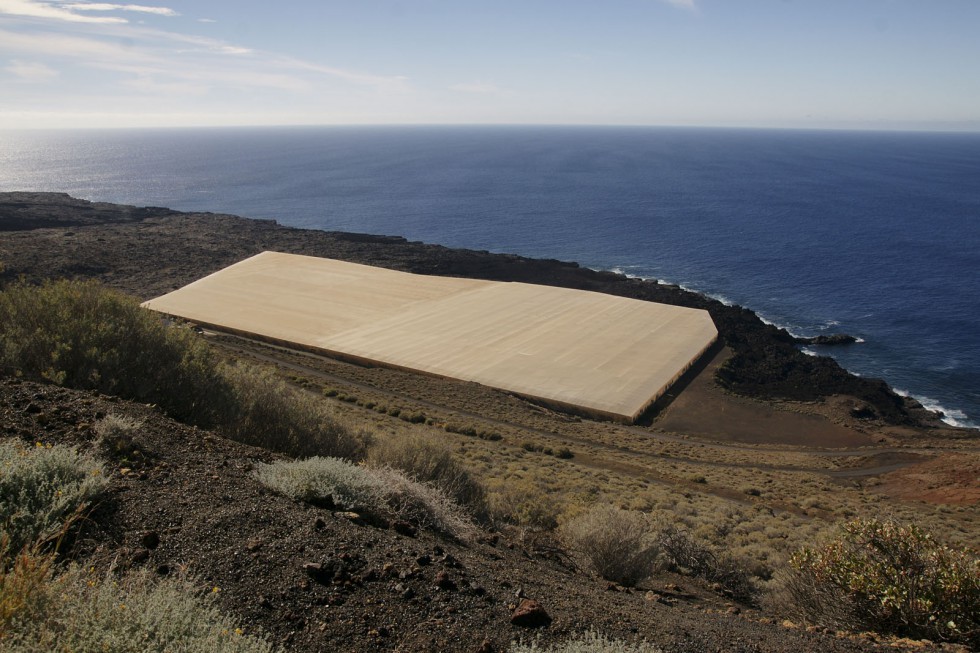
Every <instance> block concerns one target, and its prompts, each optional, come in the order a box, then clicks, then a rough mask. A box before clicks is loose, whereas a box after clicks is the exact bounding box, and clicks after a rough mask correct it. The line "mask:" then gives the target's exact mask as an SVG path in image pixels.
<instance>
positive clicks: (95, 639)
mask: <svg viewBox="0 0 980 653" xmlns="http://www.w3.org/2000/svg"><path fill="white" fill-rule="evenodd" d="M0 367H2V369H3V371H4V373H5V374H8V375H16V376H22V377H26V378H31V379H41V380H45V381H47V382H50V383H55V384H59V385H64V386H69V387H74V388H80V389H87V390H97V391H99V392H101V393H105V394H112V395H116V396H119V397H122V398H126V399H132V400H135V401H139V402H143V403H151V404H155V405H156V406H158V407H159V409H160V410H161V411H163V412H164V413H166V414H167V415H169V416H171V417H173V418H174V419H177V420H180V421H183V422H185V423H188V424H193V425H197V426H200V427H202V428H213V429H215V430H217V431H218V432H220V433H222V434H223V435H225V436H227V437H229V438H231V439H234V440H237V441H239V442H243V443H245V444H250V445H254V446H258V447H263V448H266V449H270V450H272V451H277V452H280V453H282V454H286V455H287V456H290V457H291V459H290V460H283V461H279V462H274V463H272V464H259V465H257V466H256V469H255V472H254V474H255V476H256V477H257V478H258V479H259V480H260V481H261V482H262V483H263V484H265V485H267V486H268V487H270V488H272V489H273V490H275V491H276V492H278V493H281V494H283V495H285V496H288V497H290V498H292V499H294V500H296V501H304V502H309V503H312V504H314V505H318V506H322V507H330V508H332V509H336V510H349V511H355V512H357V513H358V514H359V515H361V516H362V517H363V518H364V519H365V520H367V521H371V520H375V521H378V522H384V523H394V522H406V523H408V524H410V525H411V526H412V527H413V528H422V529H432V530H435V531H438V532H440V533H442V534H444V536H447V537H451V538H456V539H458V540H463V541H466V540H469V539H471V538H472V537H473V536H474V535H475V533H476V532H477V529H478V527H479V526H478V525H482V526H497V527H501V528H502V527H505V525H510V526H514V527H518V528H520V529H526V530H533V529H556V533H557V535H558V537H559V539H560V541H561V542H562V543H563V544H564V546H565V547H566V548H567V549H568V551H569V552H571V553H572V554H573V555H574V556H575V557H576V559H578V560H579V561H580V562H581V564H582V566H583V567H584V568H587V569H589V570H591V571H592V572H593V573H595V574H597V575H598V576H600V577H602V578H605V579H607V580H609V581H612V582H615V583H618V584H621V585H626V586H632V585H640V586H642V584H643V582H644V581H645V580H646V579H647V578H649V577H650V576H652V575H654V574H656V573H658V572H660V571H663V570H670V571H672V572H676V573H681V574H686V575H688V576H691V577H697V578H700V579H702V580H703V581H704V582H705V583H706V584H708V585H709V586H711V587H715V588H716V589H717V590H718V591H719V592H721V593H723V594H724V595H726V596H728V597H730V598H732V599H735V600H738V601H741V602H743V603H746V604H750V605H751V604H760V603H763V604H764V603H766V600H765V597H766V596H770V595H774V596H779V597H786V598H787V599H788V601H789V602H788V603H787V604H786V606H787V607H786V609H787V610H788V611H789V613H791V614H790V616H793V617H794V618H796V619H798V620H801V621H805V622H808V623H815V624H819V625H822V626H827V627H830V628H844V629H854V630H873V631H879V632H882V633H888V634H895V635H900V636H912V637H931V638H934V639H937V640H942V641H956V642H963V643H968V644H973V645H976V644H978V643H980V639H978V638H980V624H978V621H977V615H978V614H980V561H978V559H977V557H976V552H975V551H967V550H954V549H952V548H948V547H945V546H942V545H940V544H938V543H937V542H935V541H933V539H932V538H931V537H930V536H929V535H928V534H926V533H925V532H923V531H922V530H920V529H919V528H915V527H910V526H904V525H901V524H898V523H892V522H888V523H881V522H877V521H873V520H872V521H868V520H860V519H858V520H856V521H851V522H850V523H848V524H847V525H845V526H843V527H842V530H841V531H840V532H839V533H838V534H837V535H836V536H834V537H833V538H831V536H830V535H829V531H830V530H831V526H830V525H831V523H832V522H833V521H834V520H835V519H838V520H839V519H840V518H842V517H860V516H861V515H867V514H869V513H873V512H875V511H874V506H873V505H871V506H870V507H869V506H865V505H862V503H861V502H862V501H870V502H873V501H874V499H871V498H868V496H869V495H860V496H861V497H863V498H860V499H855V498H854V497H853V496H851V497H841V496H838V493H835V492H833V488H832V486H831V485H830V483H829V481H827V480H826V478H825V477H819V476H817V475H814V474H812V473H811V472H808V471H806V470H803V468H802V467H803V466H802V464H801V465H800V468H801V470H800V471H794V470H793V468H792V467H793V465H796V464H797V462H796V459H794V458H793V455H794V454H792V453H791V452H790V453H788V454H787V458H786V460H787V461H790V464H788V465H787V467H789V468H790V469H789V470H779V471H776V470H774V471H771V472H766V473H765V474H764V475H760V472H759V471H758V470H752V469H741V468H739V467H724V468H714V467H703V466H699V465H697V464H696V462H697V458H698V456H699V455H701V454H699V453H698V452H697V451H694V449H695V447H694V445H687V444H686V443H677V444H675V445H671V446H674V447H675V448H676V449H678V450H683V451H684V457H685V459H686V460H689V461H692V462H684V461H680V462H679V461H678V460H673V461H671V462H663V463H661V464H660V465H659V467H658V466H656V465H654V464H653V462H650V470H651V474H650V476H655V474H659V475H660V476H659V477H658V478H657V481H658V482H651V481H650V480H648V479H643V478H637V477H636V476H633V477H629V478H627V476H626V475H624V476H623V478H613V475H611V474H608V473H606V472H602V471H597V470H596V469H594V468H590V467H589V460H590V456H592V455H594V453H593V451H592V450H590V449H589V447H588V446H587V445H582V446H581V447H580V448H579V449H577V450H576V451H574V452H573V451H572V450H571V449H570V448H568V447H567V446H564V444H563V443H561V442H558V441H556V442H554V443H550V442H549V443H545V442H529V441H523V442H521V441H520V440H511V441H508V438H509V434H507V433H506V432H505V433H504V434H503V435H501V434H500V433H498V432H496V431H493V432H492V433H493V435H495V437H489V436H488V437H480V438H473V437H470V435H471V434H472V435H479V434H480V433H491V432H490V431H484V430H480V429H478V428H477V427H473V426H467V425H465V424H464V425H460V424H458V423H456V422H449V421H445V420H442V419H441V418H439V417H438V416H436V415H426V414H424V413H421V412H419V411H418V410H411V411H403V410H402V409H401V408H398V407H391V408H389V407H387V406H384V411H379V410H378V408H379V405H378V404H377V403H375V402H372V401H367V400H364V401H361V400H358V399H357V398H355V400H354V401H353V402H346V403H348V404H357V403H358V402H360V404H361V405H360V406H359V408H361V409H364V410H367V411H373V412H374V414H375V415H376V416H377V418H378V419H386V418H391V417H394V418H396V419H398V420H399V421H400V422H402V423H403V424H405V425H406V428H411V429H416V430H414V431H400V432H399V433H398V435H397V437H396V436H393V435H391V434H390V433H385V432H384V431H383V430H382V429H377V428H372V427H371V424H370V422H369V421H367V420H357V419H355V418H353V417H351V416H350V414H348V416H346V417H341V416H339V415H338V413H337V411H336V410H335V404H336V402H335V401H331V400H330V399H329V397H331V396H332V397H333V398H334V399H339V398H340V397H339V393H334V394H333V395H330V393H329V392H309V391H306V390H303V389H299V388H297V387H295V385H294V384H289V383H287V382H286V381H284V380H283V379H282V377H281V376H279V375H278V374H276V372H275V371H273V370H271V369H264V368H259V367H256V366H254V365H251V364H246V363H244V362H240V361H230V360H226V359H225V358H224V357H222V356H221V355H219V354H218V353H217V352H216V351H215V350H214V349H212V348H211V347H209V346H208V344H207V343H206V342H204V340H203V339H202V338H200V337H198V335H197V334H195V333H194V332H193V331H191V330H190V329H187V328H185V327H182V326H179V325H175V324H167V323H165V322H164V321H162V320H161V319H160V317H159V316H158V315H156V314H154V313H150V312H148V311H144V310H143V309H141V308H140V307H139V306H138V305H137V303H136V302H135V301H134V300H132V299H129V298H126V297H124V296H121V295H118V294H116V293H113V292H110V291H107V290H105V289H103V288H101V287H99V286H98V285H95V284H92V283H77V282H53V283H47V284H45V285H43V286H40V287H34V286H27V285H21V284H15V285H13V286H10V287H8V288H7V289H6V290H5V291H4V292H2V293H0ZM324 395H326V397H325V396H324ZM345 397H346V395H345ZM368 403H370V404H371V405H370V406H369V405H367V404H368ZM395 411H397V412H395ZM402 414H405V415H408V416H409V418H407V419H399V418H400V416H401V415H402ZM417 416H419V417H417ZM426 425H428V427H429V428H427V427H426ZM136 429H138V424H137V423H135V422H133V421H131V420H127V419H126V418H121V417H119V416H114V415H110V416H107V417H106V418H105V419H104V420H103V421H102V422H101V423H100V424H99V425H98V428H97V431H98V433H99V436H100V440H99V442H98V447H97V448H98V449H99V450H100V451H101V452H102V453H103V454H104V455H107V456H111V457H125V456H134V455H139V453H138V451H137V447H136V446H135V445H134V443H133V439H132V433H133V431H134V430H136ZM433 433H436V434H439V435H443V436H446V437H447V438H448V437H449V436H450V435H452V436H453V437H454V438H455V437H458V438H459V440H460V441H462V442H463V443H464V444H462V445H460V446H458V447H453V446H450V445H449V444H447V441H450V440H446V439H442V438H440V437H439V436H438V435H433ZM541 438H542V440H545V439H547V438H546V436H541ZM501 440H502V441H501ZM452 441H455V440H452ZM596 442H597V443H601V442H602V438H601V437H600V436H597V439H596ZM638 446H641V445H638ZM642 446H645V447H650V446H652V445H649V443H646V442H644V443H642ZM657 446H662V445H657ZM685 447H686V448H687V449H691V451H690V452H687V451H686V449H685ZM546 449H547V450H550V451H551V452H552V455H545V453H546ZM555 452H558V453H555ZM652 455H655V454H652ZM624 456H625V455H624ZM614 460H615V459H614ZM655 460H656V459H655V458H651V461H655ZM622 464H623V465H627V464H631V465H634V466H635V465H636V463H635V462H634V461H628V460H626V459H625V457H624V459H623V461H622ZM706 470H707V471H706ZM789 487H793V488H800V487H803V488H809V492H810V494H809V495H808V496H804V497H795V496H780V497H779V504H780V505H781V506H782V508H781V509H780V510H779V511H778V512H777V511H775V510H773V509H772V508H771V507H770V506H769V504H767V503H764V502H765V501H768V500H770V499H772V498H773V497H774V496H775V495H778V494H780V493H782V492H785V490H786V488H789ZM104 488H105V468H104V466H103V463H102V462H100V460H99V459H98V458H97V457H96V456H95V455H93V454H91V453H85V452H80V451H76V450H74V449H69V448H62V447H57V446H55V447H48V446H42V447H38V446H25V445H24V444H23V443H19V442H13V441H3V442H0V490H2V493H0V528H2V531H0V553H2V556H0V642H2V643H3V645H4V647H5V648H4V650H11V651H19V650H24V651H27V650H37V647H38V646H40V647H42V648H43V647H44V646H47V644H48V643H50V642H51V641H54V638H55V637H56V635H57V634H58V633H63V632H66V631H71V632H73V633H76V634H77V638H78V639H77V641H72V642H70V646H69V650H77V651H87V650H102V648H100V647H103V648H104V647H109V648H111V649H112V650H134V651H135V650H167V648H168V646H169V643H171V642H174V641H182V642H193V644H191V645H189V646H187V645H185V649H184V650H208V651H211V650H213V651H266V650H271V647H270V646H269V645H268V644H267V643H266V642H264V641H263V640H261V639H260V638H256V637H252V636H249V635H245V634H242V633H241V632H240V631H239V630H237V629H236V627H235V626H234V624H232V623H231V622H229V621H228V620H227V619H225V618H224V617H222V616H221V615H220V614H218V613H217V612H216V610H215V608H214V607H213V606H212V605H210V604H209V602H208V601H207V599H206V596H202V590H203V594H206V588H200V587H197V586H196V585H195V584H194V583H193V579H177V580H169V581H166V582H156V581H151V580H150V579H149V578H147V577H145V576H139V575H134V576H133V575H117V574H110V575H108V576H105V577H95V576H93V575H92V574H91V573H90V572H87V571H86V570H85V569H83V568H77V567H72V566H71V565H70V564H66V563H65V561H64V560H62V559H59V558H58V557H57V555H58V546H57V544H58V540H59V538H60V537H62V536H64V535H65V534H66V533H70V532H71V530H72V528H74V527H75V525H76V522H77V520H78V518H79V516H80V515H83V514H84V512H85V510H86V509H87V508H88V507H89V506H90V505H91V504H92V502H93V501H97V500H98V497H99V494H100V492H102V491H104ZM708 490H716V491H717V494H712V493H711V492H708ZM923 510H933V513H932V514H933V515H934V517H935V519H936V520H940V519H941V518H942V512H941V511H942V509H940V508H934V509H933V508H928V509H927V508H923ZM898 514H899V516H902V513H901V512H898ZM912 514H913V513H911V512H910V513H909V515H912ZM922 514H924V513H922V512H921V511H920V512H916V513H914V515H916V516H919V517H921V515H922ZM814 515H819V517H820V519H814V518H813V516H814ZM908 521H911V520H908ZM920 521H922V520H921V519H920ZM925 521H927V522H928V521H929V519H927V520H925ZM817 541H823V542H825V543H824V544H821V545H817V546H814V545H813V542H817ZM805 544H806V545H808V546H804V545H805ZM68 597H70V598H68ZM770 603H772V604H777V603H779V602H778V601H772V602H770ZM137 615H138V616H137ZM31 647H34V648H33V649H32V648H31ZM611 647H615V648H611ZM512 650H515V651H552V650H555V651H557V650H561V651H568V652H573V651H583V652H584V651H599V650H622V651H653V650H656V649H654V648H652V647H649V646H647V645H645V644H642V643H640V644H627V643H622V642H620V643H616V644H613V643H610V642H608V641H607V640H605V639H604V638H603V637H602V635H600V634H597V633H587V634H585V635H583V636H582V637H581V638H580V639H578V640H574V641H571V642H569V643H568V644H567V645H566V646H564V647H562V648H560V649H555V648H539V647H538V646H537V645H536V644H534V643H530V644H520V645H515V648H514V649H512Z"/></svg>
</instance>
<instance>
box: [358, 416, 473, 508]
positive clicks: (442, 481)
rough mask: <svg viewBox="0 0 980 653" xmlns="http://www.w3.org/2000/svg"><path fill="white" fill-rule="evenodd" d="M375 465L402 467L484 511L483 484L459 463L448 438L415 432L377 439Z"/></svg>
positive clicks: (372, 454)
mask: <svg viewBox="0 0 980 653" xmlns="http://www.w3.org/2000/svg"><path fill="white" fill-rule="evenodd" d="M368 462H369V463H370V464H371V465H373V466H375V467H385V466H387V467H393V468H395V469H399V470H401V471H403V472H405V473H406V474H408V475H409V476H410V477H412V478H413V479H415V480H416V481H420V482H425V483H432V484H433V485H435V486H436V487H438V488H440V489H442V491H443V492H445V493H446V494H448V495H449V496H450V497H452V498H453V499H454V500H455V501H457V502H458V503H460V504H462V505H464V506H467V507H469V508H470V509H471V510H472V511H473V512H474V513H476V514H482V513H483V512H484V511H485V509H486V496H485V495H486V493H485V491H484V488H483V485H481V484H480V482H479V481H478V480H476V479H475V478H473V476H472V475H471V474H470V473H469V472H468V471H467V470H466V468H465V467H463V465H462V464H460V462H459V460H457V458H456V456H454V455H453V452H452V449H451V448H450V447H449V445H447V444H446V443H445V442H441V441H439V440H436V439H435V438H433V437H431V436H428V435H424V434H421V433H415V434H411V435H404V436H398V437H388V438H384V439H380V440H378V441H377V442H376V443H375V444H374V446H373V447H372V448H371V450H370V452H369V453H368Z"/></svg>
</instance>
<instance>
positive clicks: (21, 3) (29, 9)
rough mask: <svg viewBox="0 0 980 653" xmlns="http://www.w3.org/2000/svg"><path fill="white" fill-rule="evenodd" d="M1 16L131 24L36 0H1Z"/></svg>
mask: <svg viewBox="0 0 980 653" xmlns="http://www.w3.org/2000/svg"><path fill="white" fill-rule="evenodd" d="M0 14H8V15H11V16H26V17H30V18H46V19H49V20H60V21H64V22H68V23H102V24H120V23H126V22H129V21H127V20H126V19H125V18H117V17H115V16H83V15H81V14H76V13H74V12H73V11H71V10H70V9H64V8H62V7H56V6H54V5H49V4H47V3H45V2H36V1H35V0H0Z"/></svg>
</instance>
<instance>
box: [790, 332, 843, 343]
mask: <svg viewBox="0 0 980 653" xmlns="http://www.w3.org/2000/svg"><path fill="white" fill-rule="evenodd" d="M796 342H797V343H798V344H801V345H827V346H833V345H853V344H854V343H855V342H857V338H855V337H854V336H849V335H847V334H846V333H835V334H833V335H829V336H813V337H812V338H797V339H796Z"/></svg>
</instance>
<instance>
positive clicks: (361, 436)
mask: <svg viewBox="0 0 980 653" xmlns="http://www.w3.org/2000/svg"><path fill="white" fill-rule="evenodd" d="M221 371H222V379H223V380H224V381H225V382H226V383H228V386H229V388H230V395H231V401H230V402H229V404H228V407H227V408H226V410H225V411H224V413H225V414H224V415H223V416H222V419H221V428H220V430H221V432H222V433H223V434H224V435H226V436H228V437H230V438H231V439H233V440H237V441H238V442H244V443H246V444H251V445H254V446H257V447H263V448H265V449H271V450H273V451H280V452H282V453H286V454H289V455H291V456H296V457H306V456H318V455H319V456H337V457H341V458H349V459H359V458H361V457H363V455H364V448H365V446H366V443H367V441H368V440H369V439H370V438H369V436H368V434H367V433H366V432H364V431H363V430H361V429H358V428H355V427H352V426H350V425H349V424H347V423H345V422H343V421H341V420H340V419H338V418H337V417H336V415H335V414H334V413H333V411H332V410H331V409H330V407H329V406H328V405H327V404H326V403H325V402H324V401H323V400H322V399H320V398H319V397H317V395H315V394H313V393H311V392H307V391H304V390H298V389H296V388H293V387H291V386H289V385H288V384H287V383H286V382H285V381H283V380H282V379H280V378H279V377H277V376H276V375H275V373H274V372H273V371H272V370H271V369H267V368H266V369H263V368H259V367H255V366H253V365H246V364H236V365H233V364H226V365H223V366H222V368H221Z"/></svg>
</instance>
